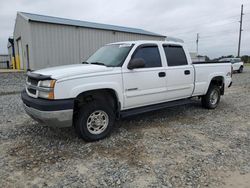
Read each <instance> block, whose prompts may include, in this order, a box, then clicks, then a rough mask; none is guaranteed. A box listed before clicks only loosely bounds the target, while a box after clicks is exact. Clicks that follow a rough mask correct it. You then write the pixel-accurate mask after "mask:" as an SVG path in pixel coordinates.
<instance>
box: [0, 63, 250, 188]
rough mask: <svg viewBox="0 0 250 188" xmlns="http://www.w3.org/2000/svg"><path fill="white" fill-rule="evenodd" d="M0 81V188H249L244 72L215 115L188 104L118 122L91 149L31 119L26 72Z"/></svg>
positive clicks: (247, 80)
mask: <svg viewBox="0 0 250 188" xmlns="http://www.w3.org/2000/svg"><path fill="white" fill-rule="evenodd" d="M0 80H1V87H0V187H66V186H67V187H68V186H70V187H249V185H250V116H249V115H250V113H249V112H250V98H249V96H250V67H246V69H245V71H244V72H243V73H242V74H234V75H233V82H234V84H233V86H232V87H231V88H230V89H229V90H227V91H226V93H225V96H223V97H222V100H221V103H220V105H219V107H218V108H217V109H215V110H207V109H203V108H202V107H201V105H200V103H194V104H189V105H186V106H181V107H175V108H170V109H165V110H161V111H157V112H152V113H147V114H144V115H140V116H137V117H134V118H129V119H124V120H122V121H119V122H117V126H116V127H115V129H114V131H113V133H112V135H111V136H110V137H109V138H107V139H104V140H101V141H99V142H95V143H86V142H84V141H82V140H80V139H78V138H77V137H76V134H75V133H74V130H73V129H72V128H65V129H58V128H49V127H43V126H41V125H39V124H38V123H36V122H35V121H33V120H32V119H30V118H29V117H28V116H27V115H26V114H25V113H24V111H23V108H22V103H21V100H20V94H19V92H20V91H21V89H22V88H23V84H24V80H25V78H24V74H22V73H16V74H14V73H9V74H4V73H2V74H0Z"/></svg>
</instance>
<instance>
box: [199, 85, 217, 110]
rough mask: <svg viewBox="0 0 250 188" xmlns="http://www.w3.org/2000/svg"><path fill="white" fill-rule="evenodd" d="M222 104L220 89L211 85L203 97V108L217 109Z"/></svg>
mask: <svg viewBox="0 0 250 188" xmlns="http://www.w3.org/2000/svg"><path fill="white" fill-rule="evenodd" d="M219 102H220V88H219V87H218V86H216V85H211V86H210V87H209V89H208V91H207V93H206V95H204V96H202V99H201V103H202V106H203V107H205V108H208V109H215V108H216V107H217V106H218V104H219Z"/></svg>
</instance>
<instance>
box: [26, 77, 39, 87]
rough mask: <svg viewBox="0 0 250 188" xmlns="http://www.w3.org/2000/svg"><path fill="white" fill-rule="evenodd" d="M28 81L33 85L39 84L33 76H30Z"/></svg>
mask: <svg viewBox="0 0 250 188" xmlns="http://www.w3.org/2000/svg"><path fill="white" fill-rule="evenodd" d="M28 82H29V83H30V84H31V85H34V86H37V85H38V80H35V79H32V78H30V77H28Z"/></svg>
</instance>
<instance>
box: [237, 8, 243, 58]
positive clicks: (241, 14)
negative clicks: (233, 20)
mask: <svg viewBox="0 0 250 188" xmlns="http://www.w3.org/2000/svg"><path fill="white" fill-rule="evenodd" d="M242 17H243V5H241V13H240V32H239V44H238V57H240V44H241V32H242V31H243V30H242Z"/></svg>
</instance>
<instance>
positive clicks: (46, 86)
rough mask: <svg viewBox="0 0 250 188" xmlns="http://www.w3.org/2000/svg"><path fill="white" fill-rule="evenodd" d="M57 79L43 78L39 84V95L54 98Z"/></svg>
mask: <svg viewBox="0 0 250 188" xmlns="http://www.w3.org/2000/svg"><path fill="white" fill-rule="evenodd" d="M55 83H56V80H43V81H40V84H39V88H40V89H39V93H38V97H40V98H44V99H54V87H55Z"/></svg>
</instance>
